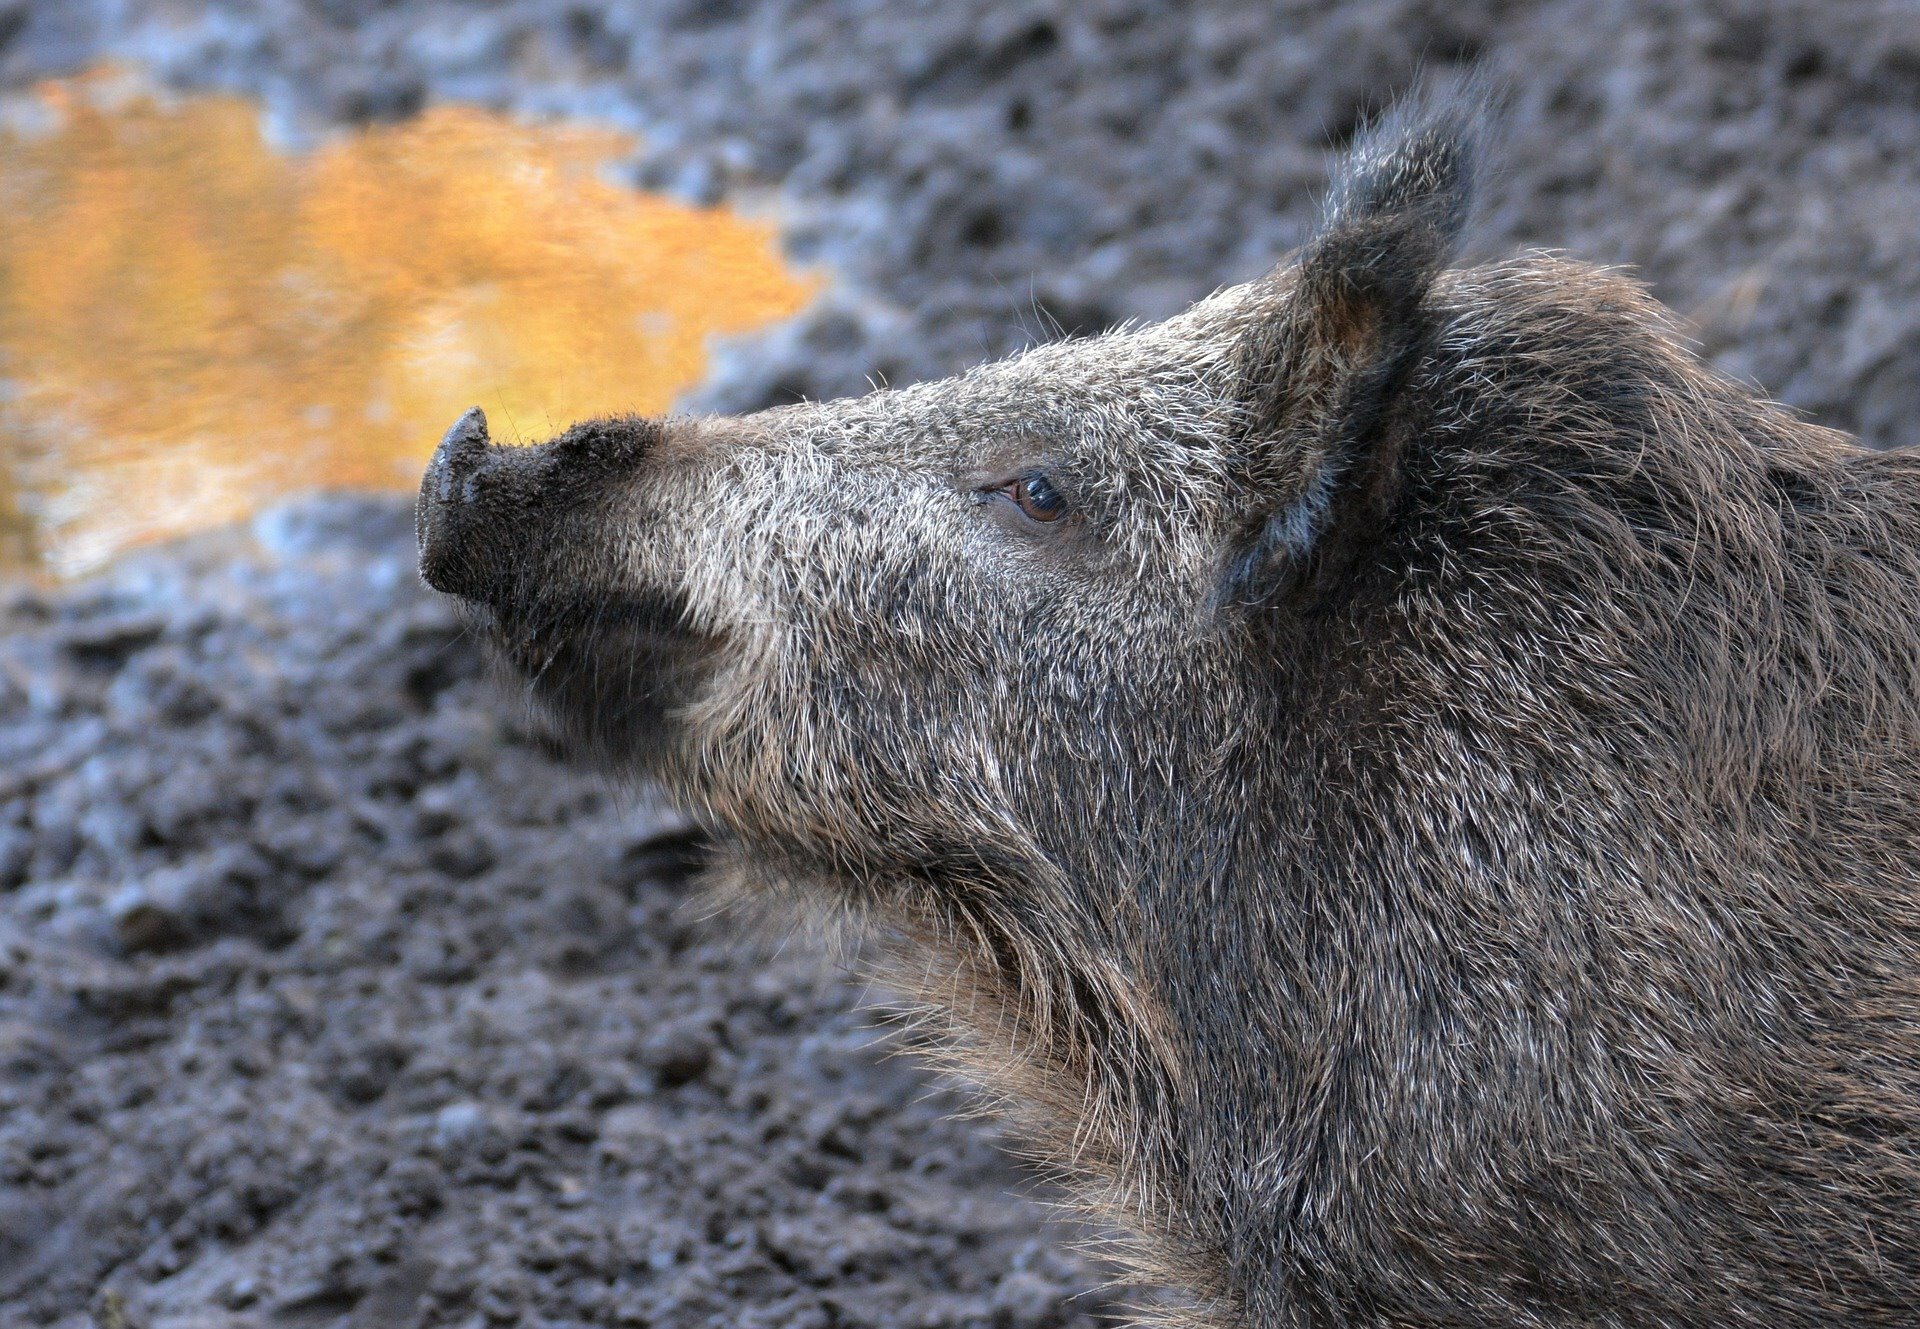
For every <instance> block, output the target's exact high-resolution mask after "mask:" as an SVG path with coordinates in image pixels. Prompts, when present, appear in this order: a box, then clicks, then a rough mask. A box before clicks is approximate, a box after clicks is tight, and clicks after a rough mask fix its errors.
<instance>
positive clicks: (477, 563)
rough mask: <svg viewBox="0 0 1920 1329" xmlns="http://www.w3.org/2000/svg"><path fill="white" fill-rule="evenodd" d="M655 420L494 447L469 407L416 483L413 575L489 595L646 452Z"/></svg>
mask: <svg viewBox="0 0 1920 1329" xmlns="http://www.w3.org/2000/svg"><path fill="white" fill-rule="evenodd" d="M659 429H660V427H659V425H658V423H657V422H655V421H651V420H644V419H640V418H638V417H616V418H611V419H605V420H595V421H591V422H589V423H587V424H583V425H577V426H575V427H574V428H572V429H569V430H568V431H567V432H566V433H564V434H562V435H560V436H559V437H558V438H556V439H554V440H553V441H552V442H549V443H541V444H538V445H536V446H532V447H495V446H494V445H493V444H492V443H491V442H490V441H489V439H488V437H487V417H486V415H485V413H484V412H482V411H481V410H480V408H479V407H477V406H476V407H474V408H473V409H471V410H469V411H468V412H467V413H466V414H465V415H463V416H461V417H460V418H459V419H458V420H456V421H454V423H453V427H452V428H451V429H449V430H447V433H446V436H445V437H444V438H442V439H441V440H440V446H439V447H438V448H437V449H436V450H435V451H434V454H433V460H432V461H430V462H429V463H428V464H427V471H426V474H425V476H423V477H422V478H421V481H420V500H419V504H418V506H417V507H416V509H415V527H416V531H417V534H418V536H419V540H420V575H421V577H422V578H424V579H425V581H426V583H427V584H428V585H429V586H432V587H433V588H434V589H435V590H440V591H445V592H447V593H449V594H451V595H458V596H461V597H462V598H464V599H469V600H480V601H491V600H494V599H496V598H497V597H498V596H499V595H501V594H502V593H505V592H507V591H509V590H510V585H509V583H510V582H511V581H512V579H513V578H514V577H515V576H516V575H518V574H519V573H520V572H522V571H524V570H526V569H527V568H528V567H529V565H530V556H531V555H532V554H533V553H534V552H535V551H536V550H538V549H540V548H542V547H546V546H548V545H550V543H551V541H552V539H553V537H554V535H555V534H556V529H555V528H556V526H557V525H558V524H560V523H562V522H564V521H565V520H566V519H567V518H568V517H570V516H572V515H574V514H577V513H579V512H580V511H581V510H582V509H583V508H586V507H588V506H590V505H592V504H593V503H594V502H595V500H596V499H598V498H604V497H605V496H607V495H608V494H609V492H610V490H611V487H612V486H613V484H614V482H616V481H617V480H619V479H620V478H622V477H623V476H625V475H627V474H630V473H631V472H632V471H633V470H634V468H635V467H636V466H637V465H638V464H639V463H640V462H641V460H642V459H644V458H645V457H646V456H647V455H648V454H649V453H650V452H651V451H653V446H654V443H655V442H656V440H657V438H658V435H659Z"/></svg>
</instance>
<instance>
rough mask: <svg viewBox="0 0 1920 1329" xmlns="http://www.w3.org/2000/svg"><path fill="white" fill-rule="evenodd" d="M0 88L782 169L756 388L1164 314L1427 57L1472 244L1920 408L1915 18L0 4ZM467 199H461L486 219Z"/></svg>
mask: <svg viewBox="0 0 1920 1329" xmlns="http://www.w3.org/2000/svg"><path fill="white" fill-rule="evenodd" d="M8 12H11V13H13V14H14V15H16V18H15V19H14V20H13V21H12V22H10V23H9V22H5V21H0V33H4V32H8V31H10V32H11V41H10V42H9V44H8V46H7V48H6V49H5V50H4V51H0V79H10V80H14V81H18V80H21V79H24V78H28V77H31V76H32V75H33V74H35V73H38V72H44V71H45V70H47V69H50V68H55V67H60V66H62V65H71V64H75V63H80V62H83V61H84V60H86V59H88V58H91V56H92V55H94V54H95V53H97V52H99V51H102V50H105V51H111V52H116V53H119V54H122V55H125V56H129V57H133V58H137V59H140V60H142V61H144V62H146V63H148V64H149V65H150V66H152V67H154V68H156V69H158V70H159V71H160V72H161V73H162V74H163V75H165V76H166V77H168V78H171V79H173V80H174V81H176V82H179V83H181V84H182V85H185V86H205V85H209V84H213V85H220V86H226V87H233V88H238V89H242V90H246V91H250V92H254V93H256V94H259V95H261V96H262V97H263V98H264V99H265V100H266V102H267V105H268V107H269V113H270V116H271V118H272V120H273V123H274V125H275V126H276V128H277V130H278V132H280V133H281V134H282V135H283V136H288V137H292V138H294V139H297V138H299V137H300V136H301V135H302V134H303V133H308V132H314V131H318V130H323V129H324V128H325V127H327V126H330V125H333V124H337V123H340V122H342V121H351V120H356V119H366V118H378V117H392V116H401V115H405V114H407V113H408V112H410V111H411V110H412V109H414V108H416V107H418V106H420V105H421V104H423V103H424V102H426V101H429V100H434V99H470V100H477V101H480V102H483V103H487V104H492V105H497V106H501V107H507V108H514V109H519V110H524V111H531V112H536V113H537V112H562V113H576V114H585V115H595V116H601V117H604V118H608V119H612V120H614V121H617V122H620V123H624V124H627V125H630V126H632V127H634V128H636V129H639V130H641V131H643V133H644V135H645V146H644V147H643V149H642V150H641V151H640V152H639V153H638V154H637V155H636V157H635V158H634V160H633V161H632V162H631V163H629V166H630V168H631V174H632V178H633V179H634V180H635V181H636V182H637V183H640V184H643V185H646V186H648V187H652V188H662V189H667V190H671V191H674V192H677V193H680V194H682V195H685V196H687V197H689V198H692V199H695V200H697V201H701V202H712V201H716V200H719V199H723V198H725V197H727V196H728V195H729V194H730V193H734V192H737V191H738V190H740V189H741V188H743V187H749V186H765V185H777V186H779V187H780V188H781V189H782V191H783V194H784V197H785V199H786V202H787V205H788V206H787V219H788V222H787V227H786V243H787V246H788V249H789V251H790V252H791V253H792V254H793V255H794V256H795V257H796V258H798V259H800V260H802V261H807V262H816V261H817V262H821V263H824V264H825V265H826V266H827V267H828V268H829V269H830V270H831V271H832V272H833V273H835V274H836V275H837V277H838V279H839V284H838V286H837V287H836V288H835V290H834V291H833V292H832V293H830V294H829V295H828V296H827V297H826V298H825V299H823V300H822V301H821V302H820V303H819V304H818V306H817V307H816V308H814V309H813V310H812V311H810V312H809V313H807V314H806V315H804V316H803V317H801V318H800V319H799V320H797V321H795V322H794V323H792V324H790V325H788V326H785V327H783V328H780V329H777V330H775V331H773V332H771V333H768V334H765V335H762V336H758V337H754V338H749V339H747V340H745V341H743V342H741V343H739V344H738V345H736V346H735V347H733V348H731V349H730V350H729V351H728V353H727V354H725V355H724V356H722V357H721V359H720V362H719V364H718V366H717V372H716V374H715V376H714V378H713V380H712V382H711V383H710V384H709V385H708V387H707V388H706V389H705V390H704V391H703V392H701V393H699V394H698V395H697V398H696V404H699V405H706V406H713V407H720V408H725V409H736V410H737V409H743V408H747V407H753V406H758V405H763V404H769V403H774V402H779V401H784V400H790V399H792V398H793V397H795V396H799V395H803V394H804V395H811V396H816V397H819V396H836V395H841V394H845V393H851V392H861V391H865V390H866V387H867V385H868V382H869V380H870V378H871V379H874V380H880V379H885V380H890V381H892V382H895V383H900V382H906V381H910V380H912V379H916V378H924V377H928V376H937V375H940V374H946V373H951V372H953V371H955V370H957V369H960V368H962V367H964V366H966V365H968V364H972V363H974V362H976V361H978V360H980V359H982V358H985V357H987V356H990V355H993V354H997V353H1000V352H1002V351H1005V350H1008V349H1011V348H1013V347H1016V346H1019V345H1022V344H1024V343H1026V342H1027V341H1029V340H1032V339H1034V338H1038V337H1046V336H1051V335H1053V334H1054V333H1055V332H1056V331H1058V330H1060V329H1065V330H1069V331H1073V330H1078V331H1083V332H1085V331H1093V330H1097V329H1099V328H1101V327H1103V326H1105V325H1107V324H1109V323H1111V322H1113V321H1114V320H1116V319H1121V318H1127V317H1140V316H1145V317H1155V316H1159V315H1162V314H1165V313H1168V312H1170V311H1172V310H1174V309H1176V308H1178V307H1179V306H1180V305H1182V304H1183V303H1185V302H1186V301H1188V300H1191V299H1192V298H1194V297H1195V296H1197V295H1200V294H1203V293H1205V292H1206V291H1207V290H1209V289H1211V288H1213V287H1214V286H1216V285H1219V284H1222V283H1225V282H1230V281H1237V280H1244V279H1246V278H1248V277H1250V276H1253V275H1255V274H1256V273H1258V272H1260V271H1261V270H1262V269H1264V268H1265V267H1266V266H1267V265H1269V264H1271V263H1272V261H1273V260H1274V258H1275V256H1276V255H1278V254H1280V253H1282V252H1283V251H1285V250H1286V249H1287V248H1288V247H1289V246H1291V245H1293V244H1294V243H1296V242H1298V241H1299V240H1300V239H1301V238H1302V236H1303V235H1304V233H1305V231H1306V228H1307V227H1308V225H1309V224H1310V223H1311V219H1312V217H1313V213H1314V205H1315V199H1316V195H1317V192H1318V191H1319V189H1320V188H1321V186H1322V183H1323V180H1324V166H1325V156H1326V150H1327V148H1328V147H1329V145H1330V144H1335V143H1338V142H1340V141H1342V140H1343V139H1344V138H1345V137H1346V136H1347V135H1348V134H1350V133H1351V132H1352V130H1353V129H1354V127H1355V126H1356V125H1357V124H1359V123H1360V122H1361V121H1362V120H1363V119H1364V117H1365V116H1366V115H1367V114H1368V113H1369V112H1371V111H1372V110H1373V109H1375V108H1377V107H1378V106H1380V105H1381V104H1382V103H1383V102H1385V101H1386V100H1388V99H1390V98H1391V97H1392V96H1393V95H1394V93H1395V92H1396V91H1398V90H1399V89H1401V88H1402V87H1404V86H1405V85H1406V84H1407V83H1408V82H1409V81H1410V80H1411V78H1412V77H1413V75H1414V71H1415V70H1416V68H1417V67H1419V66H1420V65H1421V64H1423V63H1424V64H1425V65H1426V66H1428V67H1430V68H1432V69H1434V70H1436V71H1437V72H1439V73H1441V74H1443V75H1444V74H1445V73H1446V72H1447V71H1449V70H1452V69H1457V68H1459V67H1462V66H1464V65H1467V64H1469V63H1479V64H1483V65H1485V66H1487V67H1488V68H1490V69H1491V70H1493V71H1494V72H1496V73H1497V74H1499V75H1502V76H1504V77H1505V78H1506V79H1508V80H1510V82H1511V83H1512V85H1513V87H1514V88H1515V89H1516V92H1517V96H1516V100H1515V105H1514V107H1513V112H1512V114H1511V115H1510V117H1509V120H1508V132H1507V136H1506V141H1505V143H1504V145H1503V146H1502V148H1501V150H1500V152H1499V154H1498V160H1499V168H1498V171H1497V173H1496V174H1495V175H1494V176H1493V177H1492V178H1491V179H1490V180H1489V182H1488V185H1489V188H1488V190H1487V191H1486V200H1485V206H1484V209H1483V216H1482V220H1481V223H1480V225H1479V228H1478V235H1479V242H1478V246H1479V248H1480V249H1481V251H1483V252H1486V253H1497V252H1502V251H1505V250H1510V249H1511V248H1513V247H1515V246H1519V245H1537V246H1552V247H1557V248H1565V249H1567V250H1569V251H1571V252H1573V253H1575V254H1577V255H1579V256H1582V257H1585V258H1588V259H1592V260H1594V261H1597V262H1604V263H1623V264H1632V265H1636V266H1637V267H1638V269H1639V270H1640V272H1641V273H1642V274H1643V275H1644V276H1645V277H1646V278H1647V279H1648V280H1650V281H1651V282H1652V283H1653V286H1654V289H1655V291H1656V292H1657V293H1658V294H1659V295H1660V296H1661V297H1662V298H1663V299H1664V300H1666V301H1667V302H1668V303H1669V304H1671V305H1672V306H1673V307H1674V308H1675V309H1677V310H1678V311H1679V312H1680V313H1682V314H1683V315H1685V316H1687V317H1688V318H1690V319H1692V320H1694V322H1695V324H1696V327H1697V331H1698V333H1699V336H1700V339H1701V342H1702V345H1703V346H1704V348H1705V350H1706V352H1707V353H1708V354H1709V356H1710V357H1711V358H1712V359H1713V360H1714V361H1715V362H1716V363H1718V364H1719V365H1721V366H1722V367H1723V368H1725V369H1726V370H1728V371H1729V372H1731V373H1734V374H1738V375H1741V376H1745V377H1750V378H1753V379H1756V380H1757V381H1759V382H1760V383H1762V384H1764V385H1765V387H1766V388H1767V389H1768V390H1769V391H1771V392H1772V393H1774V394H1776V395H1777V396H1779V397H1781V398H1782V399H1783V400H1785V401H1787V402H1789V403H1791V404H1793V405H1795V406H1798V407H1800V408H1802V409H1804V410H1806V411H1808V412H1810V413H1812V414H1813V415H1814V416H1815V417H1816V418H1818V419H1820V420H1822V421H1823V422H1826V423H1830V424H1834V425H1837V426H1839V427H1841V428H1845V429H1849V430H1852V431H1855V432H1857V433H1859V434H1860V435H1861V436H1862V437H1864V438H1865V439H1866V440H1867V441H1869V442H1871V443H1874V444H1876V445H1881V446H1885V445H1891V444H1896V443H1910V442H1914V441H1916V437H1917V436H1916V433H1915V427H1914V424H1913V422H1914V421H1915V420H1920V244H1917V243H1916V241H1915V239H1914V227H1913V222H1912V219H1913V218H1914V217H1915V216H1917V215H1920V151H1916V145H1920V0H1845V3H1836V0H1262V2H1260V3H1251V2H1250V0H1216V2H1214V3H1166V2H1165V0H939V3H906V2H904V0H644V2H641V0H634V2H633V3H589V2H583V0H571V2H568V3H561V2H560V0H501V2H500V3H492V4H484V5H481V4H473V3H468V2H467V0H406V2H402V3H395V2H394V0H306V2H305V3H298V2H296V0H266V2H263V0H0V16H4V15H5V14H6V13H8ZM481 202H482V203H483V202H484V201H481Z"/></svg>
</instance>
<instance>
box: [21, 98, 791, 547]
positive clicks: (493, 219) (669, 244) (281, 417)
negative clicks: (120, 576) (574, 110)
mask: <svg viewBox="0 0 1920 1329" xmlns="http://www.w3.org/2000/svg"><path fill="white" fill-rule="evenodd" d="M631 146H632V145H631V141H630V140H629V139H628V138H626V137H625V136H624V135H622V134H619V133H617V132H614V131H611V130H606V129H599V128H589V127H581V126H568V125H560V126H555V125H540V126H534V125H526V124H520V123H516V122H514V121H512V120H509V119H505V118H503V117H501V116H498V115H495V114H492V113H489V112H485V111H481V110H476V109H472V108H466V107H458V106H442V107H435V108H433V109H431V110H429V111H427V112H426V113H425V114H423V115H422V116H420V117H419V118H418V119H415V120H412V121H409V122H407V123H405V124H401V125H395V126H389V127H383V128H377V129H372V130H369V131H366V132H363V133H359V134H356V135H354V136H353V137H350V138H346V139H342V140H339V141H336V142H334V143H332V144H329V145H328V146H326V147H323V148H321V149H319V150H318V151H316V152H314V153H312V154H310V155H306V156H286V155H282V154H280V153H277V152H275V151H274V150H273V149H271V148H270V147H268V146H267V145H266V144H265V143H264V142H263V141H262V140H261V137H260V130H259V113H258V110H257V108H256V107H254V106H253V105H251V104H250V103H248V102H245V101H242V100H239V99H235V98H228V97H203V98H194V99H191V100H179V101H170V100H167V99H164V98H162V97H159V96H156V95H155V94H153V93H152V92H150V91H148V90H145V89H143V88H142V87H141V86H140V85H139V84H138V83H137V82H136V81H134V80H133V79H132V78H131V77H130V76H128V75H126V74H124V73H119V72H115V71H101V72H96V73H94V74H90V75H86V76H83V77H81V78H78V79H72V80H66V81H62V82H58V83H53V84H49V85H47V86H45V87H42V88H41V89H39V90H37V93H36V99H35V100H34V101H33V102H32V103H31V104H29V105H27V106H26V107H25V109H24V111H23V110H22V109H21V108H20V107H18V106H16V107H14V108H12V110H11V113H10V114H8V115H7V116H6V117H5V119H4V120H0V218H4V221H0V378H4V380H6V382H5V389H6V391H5V393H4V394H3V395H0V471H4V472H5V473H4V474H0V559H3V558H5V557H6V552H5V548H4V547H5V546H6V544H7V543H8V541H9V540H12V541H14V542H15V544H16V545H17V544H18V542H19V540H20V538H21V536H20V532H21V531H22V530H23V529H26V528H30V529H31V538H32V539H33V541H35V542H36V543H37V544H38V546H39V549H40V553H41V555H42V557H43V558H44V559H45V560H46V562H47V563H48V564H49V565H51V566H52V567H53V568H54V569H55V570H57V571H61V572H69V573H70V572H75V571H80V570H83V569H85V568H88V567H91V566H94V565H96V564H98V563H100V562H102V561H103V560H105V559H106V558H108V557H111V556H112V554H114V553H115V552H117V551H118V550H120V549H122V548H124V547H126V546H128V545H130V544H133V543H137V542H139V541H143V540H150V539H154V538H157V537H160V536H165V535H171V534H176V533H179V532H183V531H187V530H191V529H195V528H198V527H204V526H208V525H212V524H216V523H220V522H225V521H229V520H232V519H234V518H236V517H240V516H243V515H245V514H246V513H247V512H248V511H250V510H252V509H253V508H254V507H256V506H258V505H259V504H260V503H262V502H263V501H265V500H268V499H270V498H272V497H274V496H276V495H279V494H282V493H286V492H288V491H291V490H296V489H304V488H312V487H316V486H321V485H357V486H373V487H394V488H400V487H408V486H411V485H413V484H414V483H416V482H417V479H418V476H419V473H420V468H421V465H422V464H423V462H424V461H425V458H426V456H427V454H428V453H429V452H430V451H431V450H432V447H433V444H434V442H435V440H436V439H437V437H438V435H439V433H440V431H441V430H443V429H444V428H445V427H446V426H447V424H448V423H450V422H451V421H452V420H453V418H454V417H455V416H456V415H458V414H459V413H460V412H461V411H462V410H464V409H465V408H466V407H468V406H471V405H475V404H478V405H480V406H483V407H485V408H486V410H487V414H488V416H489V417H490V419H492V420H493V421H494V422H495V424H496V437H511V436H512V435H513V434H514V432H515V431H518V432H519V433H520V434H522V435H523V436H528V437H538V436H544V435H545V434H547V433H549V432H551V431H553V430H555V429H557V428H559V427H562V426H564V425H565V424H566V423H567V422H568V421H570V420H574V419H577V418H579V417H581V416H586V415H595V414H603V413H607V412H613V411H629V410H631V411H643V412H654V411H659V410H662V409H664V408H665V407H666V406H667V405H668V404H669V402H670V401H671V400H672V399H673V397H674V396H675V395H676V394H678V393H679V392H680V391H682V390H684V389H685V388H687V387H688V386H690V385H691V384H693V383H695V382H697V381H698V379H699V378H700V376H701V373H702V372H703V367H704V354H703V345H704V343H705V341H706V339H707V338H708V337H709V336H710V335H712V334H715V333H729V332H738V331H744V330H746V329H749V328H752V327H756V326H759V325H763V324H766V323H769V322H772V321H774V320H776V319H780V318H783V317H786V316H788V315H790V314H792V313H794V312H795V311H796V310H798V309H799V308H800V306H801V305H803V304H804V303H805V302H806V301H807V299H808V298H809V297H810V296H811V295H812V293H813V289H814V288H813V285H812V284H811V283H810V282H808V281H806V280H802V279H798V278H796V277H795V276H793V275H792V274H791V273H789V272H788V271H787V270H786V269H785V268H784V267H783V266H782V265H781V263H780V261H779V258H778V254H777V251H776V249H775V245H774V241H773V236H772V229H771V227H769V226H766V225H761V224H757V223H753V222H749V221H745V220H742V219H741V218H739V217H736V216H734V215H732V214H730V213H727V212H725V211H721V210H710V209H693V208H687V207H684V206H681V205H678V204H674V203H669V202H666V201H664V200H661V199H656V198H650V197H647V196H646V195H642V194H637V193H635V192H633V191H631V190H628V189H625V188H622V187H619V186H616V185H613V184H609V183H608V182H606V181H605V180H604V179H602V178H601V175H600V170H601V168H602V166H603V164H604V163H605V162H607V161H608V160H609V159H611V158H615V157H618V156H620V155H621V154H623V153H624V152H626V151H627V150H628V149H630V147H631ZM9 513H13V514H14V515H13V516H12V518H11V519H10V518H9ZM21 514H24V518H25V521H24V523H23V522H22V519H21Z"/></svg>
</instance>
